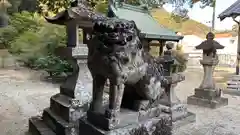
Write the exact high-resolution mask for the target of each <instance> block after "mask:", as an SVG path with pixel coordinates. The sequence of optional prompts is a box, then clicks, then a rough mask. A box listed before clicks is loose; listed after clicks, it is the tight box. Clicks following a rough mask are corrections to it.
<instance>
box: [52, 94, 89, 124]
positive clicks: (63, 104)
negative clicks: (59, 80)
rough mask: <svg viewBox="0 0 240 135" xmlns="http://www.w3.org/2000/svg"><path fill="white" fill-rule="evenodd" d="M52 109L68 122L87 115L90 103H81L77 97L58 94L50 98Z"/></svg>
mask: <svg viewBox="0 0 240 135" xmlns="http://www.w3.org/2000/svg"><path fill="white" fill-rule="evenodd" d="M50 109H51V110H52V111H53V112H54V113H56V114H57V115H59V116H61V117H62V118H63V119H64V120H66V121H67V122H72V121H76V120H78V119H79V118H81V117H82V116H83V115H85V113H86V112H87V110H88V104H85V105H80V103H79V101H78V100H76V99H73V98H70V97H68V96H66V95H62V94H56V95H54V96H52V97H51V99H50Z"/></svg>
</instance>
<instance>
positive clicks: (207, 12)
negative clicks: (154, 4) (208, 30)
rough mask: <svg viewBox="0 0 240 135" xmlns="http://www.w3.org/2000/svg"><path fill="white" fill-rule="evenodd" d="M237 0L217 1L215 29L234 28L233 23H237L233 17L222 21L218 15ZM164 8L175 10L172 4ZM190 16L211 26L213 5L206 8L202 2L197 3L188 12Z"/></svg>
mask: <svg viewBox="0 0 240 135" xmlns="http://www.w3.org/2000/svg"><path fill="white" fill-rule="evenodd" d="M236 1H237V0H217V3H216V19H215V20H216V21H215V29H216V30H228V29H232V25H234V24H235V22H234V21H233V20H232V19H231V18H226V19H225V20H223V21H220V19H219V18H217V17H218V15H219V14H220V13H221V12H222V11H224V10H225V9H227V8H228V7H229V6H231V5H232V4H233V3H234V2H236ZM164 8H165V9H166V10H167V11H169V12H171V11H172V10H173V8H172V5H164ZM188 15H189V17H190V18H191V19H193V20H196V21H198V22H201V23H203V24H206V25H208V26H211V20H212V8H211V7H205V8H204V9H201V8H200V3H197V4H195V5H194V7H193V8H191V9H189V13H188Z"/></svg>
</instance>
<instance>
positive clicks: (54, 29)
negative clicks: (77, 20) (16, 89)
mask: <svg viewBox="0 0 240 135" xmlns="http://www.w3.org/2000/svg"><path fill="white" fill-rule="evenodd" d="M0 45H3V46H4V47H5V48H7V49H8V50H9V52H11V53H12V54H14V55H17V56H18V58H19V60H21V61H23V62H24V63H25V65H26V66H28V67H31V68H34V69H43V70H45V71H47V72H48V73H49V74H50V75H53V76H55V75H61V74H62V73H64V72H71V66H70V65H69V64H68V63H67V62H66V61H65V60H61V59H60V58H59V57H57V56H55V55H54V51H55V48H57V47H60V46H65V45H66V33H65V28H64V27H62V26H57V25H53V24H49V23H47V22H45V21H44V20H43V19H42V18H41V16H39V15H38V14H32V13H28V12H23V13H16V14H13V16H12V17H11V21H10V25H9V26H8V27H6V28H3V29H0Z"/></svg>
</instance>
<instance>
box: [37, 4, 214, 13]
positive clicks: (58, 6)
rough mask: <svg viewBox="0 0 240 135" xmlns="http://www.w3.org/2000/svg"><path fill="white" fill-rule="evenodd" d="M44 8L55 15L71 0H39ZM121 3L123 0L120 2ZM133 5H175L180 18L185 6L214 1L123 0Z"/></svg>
mask: <svg viewBox="0 0 240 135" xmlns="http://www.w3.org/2000/svg"><path fill="white" fill-rule="evenodd" d="M38 1H39V3H40V4H41V6H42V7H44V6H45V7H47V10H48V11H50V12H53V13H57V12H59V10H61V9H66V8H68V7H69V5H70V2H71V0H54V1H50V0H38ZM85 1H86V3H87V4H88V5H89V6H90V7H92V8H96V7H97V6H99V4H106V3H107V2H108V0H85ZM119 1H121V0H119ZM123 1H125V2H126V3H128V4H131V5H145V6H147V7H154V8H156V7H162V5H164V4H166V3H169V4H172V5H174V7H175V9H176V10H174V12H175V14H177V15H178V16H186V14H187V12H188V10H187V9H185V8H184V4H186V3H187V4H189V5H190V7H192V6H193V5H194V4H195V3H197V2H201V3H202V6H201V7H206V6H212V4H213V1H214V0H123Z"/></svg>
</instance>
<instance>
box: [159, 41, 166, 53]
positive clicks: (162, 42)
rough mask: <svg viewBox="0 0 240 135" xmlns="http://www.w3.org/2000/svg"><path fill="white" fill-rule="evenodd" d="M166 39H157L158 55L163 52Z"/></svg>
mask: <svg viewBox="0 0 240 135" xmlns="http://www.w3.org/2000/svg"><path fill="white" fill-rule="evenodd" d="M165 43H166V41H164V40H159V44H160V45H159V56H162V54H163V47H164V46H165Z"/></svg>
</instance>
